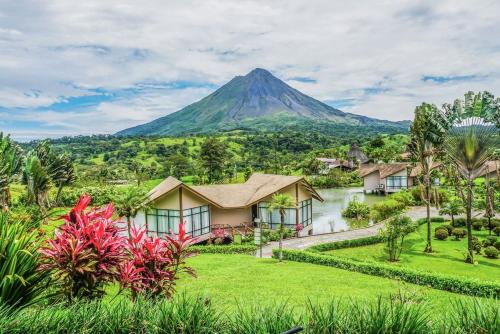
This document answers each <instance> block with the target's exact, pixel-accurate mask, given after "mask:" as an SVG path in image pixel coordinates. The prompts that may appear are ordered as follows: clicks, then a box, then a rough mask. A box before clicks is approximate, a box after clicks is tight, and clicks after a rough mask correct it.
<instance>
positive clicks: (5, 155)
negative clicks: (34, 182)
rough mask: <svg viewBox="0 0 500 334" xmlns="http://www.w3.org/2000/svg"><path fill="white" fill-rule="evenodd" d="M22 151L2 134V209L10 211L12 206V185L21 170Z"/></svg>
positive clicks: (0, 133)
mask: <svg viewBox="0 0 500 334" xmlns="http://www.w3.org/2000/svg"><path fill="white" fill-rule="evenodd" d="M21 164H22V159H21V149H20V148H19V146H18V145H16V144H15V143H14V142H13V141H12V140H10V138H9V136H4V135H3V133H2V132H0V208H1V209H3V210H8V208H9V205H10V199H11V197H10V184H11V183H12V180H13V178H14V176H15V175H16V174H17V173H19V171H20V169H21Z"/></svg>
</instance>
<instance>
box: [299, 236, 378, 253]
mask: <svg viewBox="0 0 500 334" xmlns="http://www.w3.org/2000/svg"><path fill="white" fill-rule="evenodd" d="M384 241H385V238H384V237H382V236H379V235H375V236H372V237H366V238H359V239H352V240H341V241H332V242H325V243H323V244H319V245H315V246H311V247H309V248H307V249H306V250H307V251H311V252H327V251H331V250H335V249H342V248H351V247H360V246H367V245H373V244H378V243H381V242H384Z"/></svg>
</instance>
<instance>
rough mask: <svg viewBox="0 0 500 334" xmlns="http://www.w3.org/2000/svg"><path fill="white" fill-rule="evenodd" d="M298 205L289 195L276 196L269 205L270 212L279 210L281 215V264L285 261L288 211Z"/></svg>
mask: <svg viewBox="0 0 500 334" xmlns="http://www.w3.org/2000/svg"><path fill="white" fill-rule="evenodd" d="M295 207H296V203H295V200H294V199H293V198H292V196H290V195H288V194H274V195H273V198H272V200H271V203H270V204H269V208H268V210H269V211H271V212H273V211H274V210H278V211H279V213H280V240H279V247H278V248H279V262H281V261H283V234H284V231H285V216H286V209H290V208H295Z"/></svg>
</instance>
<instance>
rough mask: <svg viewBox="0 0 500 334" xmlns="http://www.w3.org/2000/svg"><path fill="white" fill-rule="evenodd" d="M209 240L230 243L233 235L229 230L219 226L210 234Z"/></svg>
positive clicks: (217, 242) (215, 242)
mask: <svg viewBox="0 0 500 334" xmlns="http://www.w3.org/2000/svg"><path fill="white" fill-rule="evenodd" d="M209 241H210V243H214V244H216V245H221V244H223V243H229V242H231V235H230V234H229V232H227V231H226V230H224V229H223V228H220V227H219V228H217V229H215V230H214V231H213V232H212V233H211V234H210V239H209Z"/></svg>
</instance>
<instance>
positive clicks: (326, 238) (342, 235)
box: [257, 206, 438, 258]
mask: <svg viewBox="0 0 500 334" xmlns="http://www.w3.org/2000/svg"><path fill="white" fill-rule="evenodd" d="M405 214H406V215H407V216H409V217H410V218H412V219H418V218H422V217H425V216H426V210H425V207H420V206H416V207H411V208H410V209H408V210H407V211H406V213H405ZM437 215H438V210H437V209H436V208H431V216H437ZM382 226H383V225H382V224H378V225H374V226H370V227H366V228H361V229H357V230H351V231H345V232H335V233H327V234H319V235H312V236H308V237H302V238H294V239H288V240H284V241H283V248H289V249H304V248H307V247H310V246H314V245H317V244H322V243H325V242H331V241H341V240H351V239H359V238H364V237H371V236H374V235H377V234H378V231H379V230H380V229H381V228H382ZM274 248H278V242H277V241H273V242H271V243H269V244H268V245H266V246H264V247H263V248H262V257H268V258H269V257H272V251H273V249H274ZM257 256H260V252H259V251H257Z"/></svg>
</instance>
